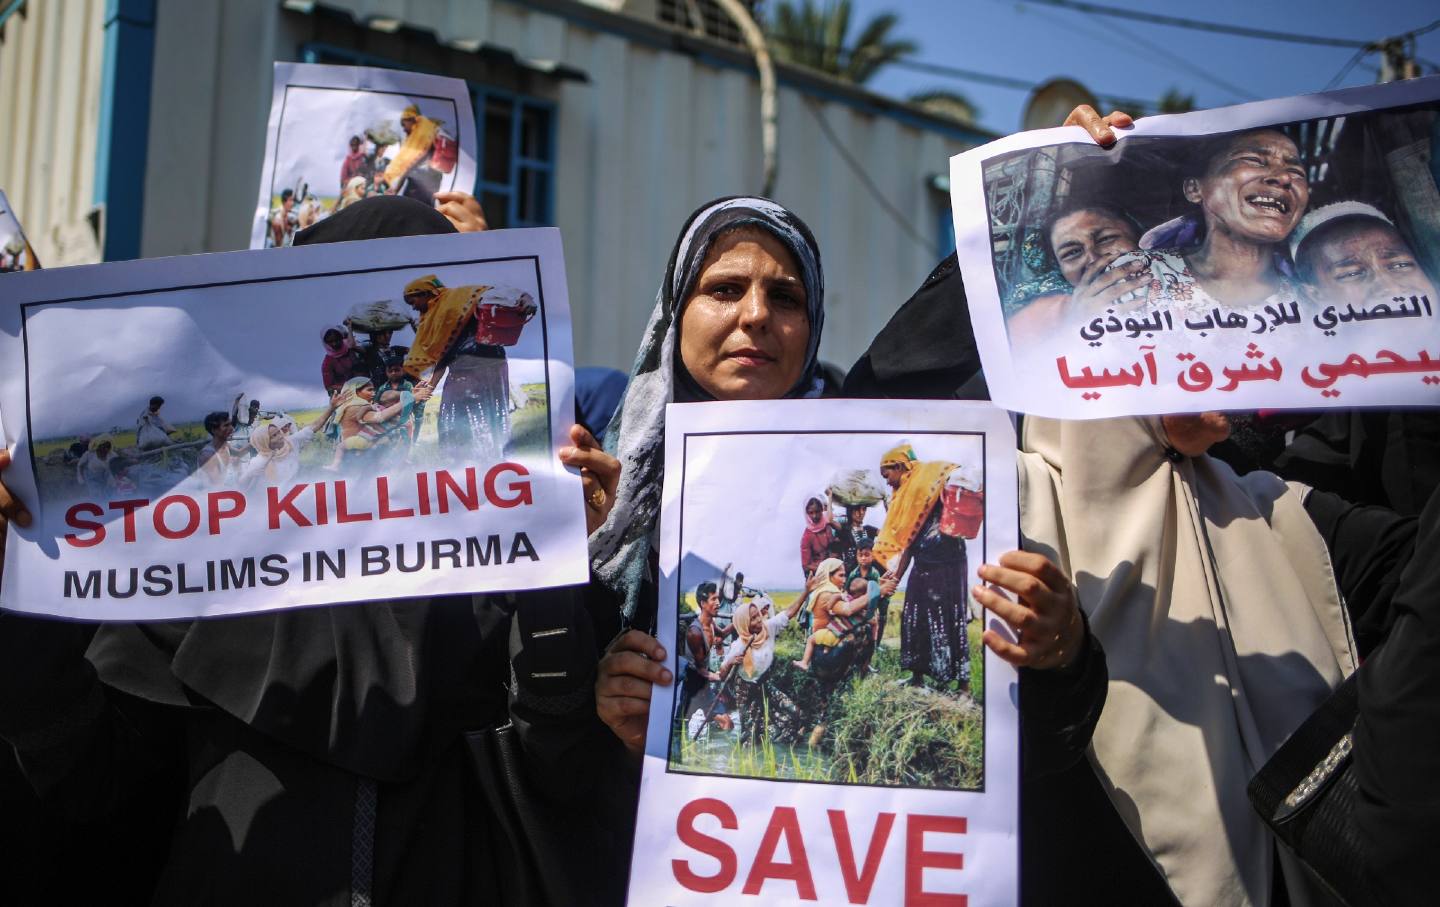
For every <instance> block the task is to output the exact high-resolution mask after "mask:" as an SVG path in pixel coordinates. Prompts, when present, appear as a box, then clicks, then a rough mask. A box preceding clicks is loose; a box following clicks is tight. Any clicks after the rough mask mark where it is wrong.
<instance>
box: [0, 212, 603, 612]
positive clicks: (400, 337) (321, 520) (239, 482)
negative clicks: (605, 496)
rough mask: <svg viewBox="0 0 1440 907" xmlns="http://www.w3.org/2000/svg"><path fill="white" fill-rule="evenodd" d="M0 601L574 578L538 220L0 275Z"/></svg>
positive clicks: (563, 366)
mask: <svg viewBox="0 0 1440 907" xmlns="http://www.w3.org/2000/svg"><path fill="white" fill-rule="evenodd" d="M3 281H4V283H5V292H4V296H3V301H0V358H3V361H4V362H6V363H9V364H10V366H11V367H10V368H7V369H5V370H4V372H3V374H0V410H3V412H4V413H5V417H6V418H5V428H6V429H7V430H8V431H9V432H10V437H8V438H7V439H6V443H7V444H10V445H11V451H12V454H13V456H14V462H13V464H12V465H11V466H10V468H9V469H7V470H6V471H5V481H6V483H7V484H8V485H9V487H10V489H11V490H12V491H13V492H14V493H15V495H16V496H17V497H19V498H20V499H21V500H23V501H25V502H26V503H27V504H28V505H29V507H30V510H31V511H32V512H33V513H34V514H35V521H34V524H33V525H32V526H30V527H28V528H24V529H22V528H20V527H18V526H17V525H16V524H15V523H13V522H12V523H10V530H9V531H10V536H9V539H8V544H7V545H6V547H5V572H4V585H3V588H0V607H3V608H6V609H9V610H14V611H24V612H30V613H37V614H51V615H58V616H62V617H67V618H74V619H83V620H148V619H166V618H188V617H203V616H209V615H221V614H234V613H240V612H247V611H261V610H270V609H276V608H286V607H293V606H297V605H317V604H330V603H340V602H350V601H363V600H372V599H387V598H405V597H412V596H420V595H434V594H450V593H465V592H485V591H493V590H509V589H523V588H532V587H542V586H555V585H563V584H570V583H578V582H584V581H585V579H586V578H587V576H588V561H587V559H586V555H585V523H584V516H583V509H582V508H583V502H582V496H581V490H580V482H579V478H578V477H577V476H576V475H573V474H571V473H570V472H567V471H566V470H565V469H564V468H563V467H561V466H560V464H559V461H558V460H557V459H556V456H555V454H556V451H557V450H558V449H559V448H560V447H561V446H563V445H566V444H568V443H569V442H568V437H567V435H566V432H567V430H568V427H569V426H570V425H571V424H572V422H573V414H574V403H573V384H572V374H571V371H572V370H571V365H570V362H571V350H570V325H569V320H570V319H569V305H568V302H567V299H566V291H565V272H564V264H563V262H562V259H561V249H560V237H559V233H558V231H556V230H554V229H537V230H510V231H504V232H498V233H478V234H477V233H471V234H460V235H452V236H427V237H423V238H419V237H416V238H404V239H379V240H371V241H367V242H351V243H336V244H333V245H317V246H304V247H297V248H293V249H275V250H268V251H252V252H231V253H225V254H220V255H195V256H188V257H183V258H170V259H155V260H149V261H136V262H121V263H116V264H106V265H96V266H92V267H80V268H64V269H57V270H51V271H39V272H35V273H31V274H14V275H8V276H6V277H4V278H3Z"/></svg>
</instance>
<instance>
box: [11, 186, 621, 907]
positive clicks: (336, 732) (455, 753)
mask: <svg viewBox="0 0 1440 907" xmlns="http://www.w3.org/2000/svg"><path fill="white" fill-rule="evenodd" d="M450 232H455V229H454V227H453V226H452V225H451V223H450V221H448V220H447V219H446V217H444V216H442V215H441V214H440V213H437V211H436V210H435V209H434V208H431V207H428V206H425V205H422V204H419V203H417V202H414V201H412V200H409V199H404V198H394V197H384V198H379V197H377V198H372V199H366V200H364V201H361V202H358V203H356V204H354V205H352V206H350V207H348V208H346V209H345V210H344V211H341V212H339V213H337V214H336V215H334V216H333V217H330V218H328V219H327V220H325V221H322V222H321V223H319V224H317V225H315V226H314V227H311V228H309V229H308V230H305V231H304V232H302V233H301V234H300V235H299V236H298V237H297V238H296V241H295V244H296V245H305V244H308V243H314V242H332V241H342V240H358V239H371V238H377V237H385V236H416V235H424V234H434V233H450ZM557 628H563V629H564V631H565V632H562V633H553V632H548V633H547V632H542V633H541V635H540V638H538V639H537V638H536V635H535V634H536V631H547V630H549V631H553V630H554V629H557ZM89 635H90V633H89V628H86V627H79V626H78V625H71V624H62V623H57V622H53V621H41V620H35V619H31V618H25V617H21V616H17V615H12V614H0V672H3V676H0V691H3V692H0V738H3V739H5V740H7V741H9V743H10V744H12V745H13V746H14V749H15V753H16V757H17V759H18V762H19V764H20V766H21V769H22V771H23V772H24V775H25V778H26V780H27V781H28V782H29V784H30V785H31V787H33V788H34V790H35V791H37V792H38V793H39V794H40V795H41V797H42V799H44V800H46V801H47V802H48V803H51V804H54V805H56V806H58V807H60V808H62V809H63V810H64V811H65V812H66V813H67V814H69V815H70V816H72V817H74V818H78V819H81V820H85V821H90V820H94V819H102V818H105V817H111V816H124V815H125V814H126V813H127V812H128V811H129V810H132V809H134V808H135V807H136V805H137V804H139V805H142V806H152V805H154V804H153V798H155V797H157V796H169V797H172V798H174V799H173V800H171V801H170V802H167V803H165V804H164V806H165V808H166V809H168V810H169V811H170V814H171V815H172V816H173V817H174V825H173V829H171V835H170V840H169V847H168V855H167V856H166V857H165V858H164V863H163V867H162V868H161V869H160V871H159V880H158V883H157V886H156V889H155V893H154V897H153V902H154V903H157V904H172V903H173V904H180V903H183V904H247V905H250V904H305V905H332V904H333V905H349V904H361V903H365V904H368V903H372V902H373V903H389V904H459V903H467V904H471V903H473V904H507V905H508V904H543V903H557V902H558V903H567V904H568V903H584V902H589V901H591V900H593V899H595V898H597V897H601V898H605V897H608V898H609V899H611V900H618V899H619V897H620V894H619V891H618V889H617V890H616V891H615V892H613V893H612V892H609V891H607V885H609V886H611V887H614V886H618V885H620V884H623V873H615V872H608V873H607V872H605V871H600V869H599V867H605V866H606V863H605V861H604V860H605V841H604V840H588V836H587V835H586V828H587V825H586V823H587V821H589V819H588V817H589V816H590V815H592V814H593V812H592V811H580V810H574V811H572V808H571V803H572V802H573V801H572V798H574V797H578V796H579V795H584V796H586V797H590V796H592V794H591V792H590V789H591V788H592V786H593V785H592V781H593V780H594V779H593V777H592V775H591V774H590V773H587V770H586V769H587V767H597V768H596V771H597V772H598V770H599V769H598V765H599V761H598V757H597V753H603V752H604V750H603V748H604V747H606V746H615V744H613V743H611V742H610V741H611V740H612V739H613V738H611V735H610V734H609V733H608V732H607V731H606V730H605V729H604V728H603V726H602V725H600V723H599V721H598V720H597V719H596V717H595V707H594V700H593V694H592V692H591V690H592V685H593V678H594V667H595V661H596V657H597V646H596V644H595V634H594V631H593V629H592V624H591V620H590V617H589V616H588V614H587V613H586V612H585V610H584V604H583V601H582V599H581V598H580V597H579V596H578V595H576V594H572V592H571V591H570V590H546V591H541V592H528V593H523V594H520V595H507V596H499V595H493V596H469V595H463V596H451V597H446V598H436V599H413V600H405V601H376V602H364V603H358V604H348V605H341V606H332V607H317V608H303V609H294V610H287V611H280V612H275V613H270V614H260V615H249V616H242V617H235V618H226V619H218V620H217V619H211V620H203V621H193V622H175V623H156V624H107V625H103V626H101V627H100V628H99V630H98V631H96V632H95V633H94V639H93V642H91V641H89V639H88V637H89ZM87 643H88V650H87ZM507 724H508V725H510V726H511V728H510V729H507V730H502V731H497V730H496V729H497V728H502V726H505V725H507ZM497 734H498V735H499V736H497ZM597 747H599V748H600V749H597ZM582 752H583V753H584V758H577V756H578V755H579V754H580V753H582ZM557 817H558V818H559V819H560V821H551V822H550V824H549V825H548V826H545V827H538V828H537V823H541V822H544V820H545V819H547V818H548V819H551V820H555V819H556V818H557ZM567 836H568V837H567ZM537 842H539V843H537ZM545 842H553V844H554V846H553V847H548V848H547V847H546V844H545ZM572 845H573V846H572ZM537 850H538V851H539V852H538V853H537ZM556 850H563V851H564V852H559V853H557V852H554V851H556ZM547 864H548V865H549V866H556V865H558V866H563V867H565V868H567V869H569V870H571V871H568V872H544V871H543V869H544V868H545V867H546V866H547ZM616 876H619V878H616Z"/></svg>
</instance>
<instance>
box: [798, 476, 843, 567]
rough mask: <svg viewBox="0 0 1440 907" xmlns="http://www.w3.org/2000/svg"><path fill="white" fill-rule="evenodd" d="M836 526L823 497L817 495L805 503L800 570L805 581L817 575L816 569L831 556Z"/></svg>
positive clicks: (801, 534)
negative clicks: (803, 574)
mask: <svg viewBox="0 0 1440 907" xmlns="http://www.w3.org/2000/svg"><path fill="white" fill-rule="evenodd" d="M835 536H836V526H835V522H834V520H832V519H830V508H829V506H828V505H827V502H826V499H825V497H824V496H823V495H815V496H814V497H811V498H807V499H806V501H805V529H804V530H803V531H802V532H801V533H800V569H801V570H802V571H804V573H805V581H806V582H809V581H810V577H812V576H814V575H815V568H816V567H819V566H820V562H821V561H823V560H825V559H826V558H828V557H829V556H830V548H831V546H832V545H834V544H835Z"/></svg>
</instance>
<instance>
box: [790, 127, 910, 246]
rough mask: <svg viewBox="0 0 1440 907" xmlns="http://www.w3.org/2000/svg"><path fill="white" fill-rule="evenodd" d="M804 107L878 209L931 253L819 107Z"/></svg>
mask: <svg viewBox="0 0 1440 907" xmlns="http://www.w3.org/2000/svg"><path fill="white" fill-rule="evenodd" d="M805 106H806V107H808V108H810V112H811V113H812V114H814V115H815V122H817V123H819V124H820V132H821V134H822V135H824V136H825V138H826V140H828V141H829V142H830V145H831V146H832V147H833V148H834V149H835V152H836V153H837V154H839V155H840V159H841V160H842V161H844V162H845V164H846V165H847V166H848V167H849V168H850V170H851V172H853V173H854V174H855V178H856V179H858V180H859V181H860V184H861V185H862V186H864V187H865V189H866V190H867V191H869V193H870V195H871V196H873V197H874V199H875V201H876V202H877V203H878V204H879V205H880V207H881V208H883V209H884V210H885V213H886V214H889V215H890V218H891V219H892V220H894V221H895V223H896V224H897V225H899V227H900V229H901V230H903V231H905V235H907V236H909V237H910V238H911V239H913V240H914V241H915V243H916V245H918V246H919V247H920V248H921V249H924V250H925V252H926V253H933V252H934V251H935V246H934V244H933V243H932V242H931V241H930V240H927V239H926V238H925V237H923V236H921V235H920V233H919V231H917V230H916V229H915V228H914V227H912V226H910V222H909V221H908V220H906V219H905V215H904V214H903V213H902V212H901V211H900V209H899V208H896V207H895V206H894V205H893V204H891V202H890V199H888V198H886V197H885V193H883V192H881V191H880V187H879V186H877V185H875V182H874V180H872V179H870V174H869V172H868V171H866V169H865V167H864V165H862V164H861V163H860V162H859V161H857V160H855V158H854V157H853V156H852V155H851V154H850V151H849V149H847V148H846V147H845V143H844V142H842V141H840V138H839V137H838V136H836V135H835V132H834V130H832V129H831V128H830V123H829V121H828V120H826V119H825V114H824V113H822V112H821V111H820V105H818V104H816V103H815V102H814V101H806V103H805Z"/></svg>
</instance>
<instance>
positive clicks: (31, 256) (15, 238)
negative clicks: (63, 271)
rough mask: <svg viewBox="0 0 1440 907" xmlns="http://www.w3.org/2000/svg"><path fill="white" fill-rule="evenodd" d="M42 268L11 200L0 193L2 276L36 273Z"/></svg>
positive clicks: (0, 271)
mask: <svg viewBox="0 0 1440 907" xmlns="http://www.w3.org/2000/svg"><path fill="white" fill-rule="evenodd" d="M39 267H40V262H39V260H38V259H36V257H35V250H34V249H31V248H30V241H29V240H27V239H26V238H25V231H24V230H23V229H21V227H20V221H19V219H17V218H16V217H15V212H14V210H12V209H11V207H10V200H9V199H7V198H6V197H5V193H4V192H3V191H0V274H8V273H10V272H12V271H34V270H35V269H37V268H39Z"/></svg>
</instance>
